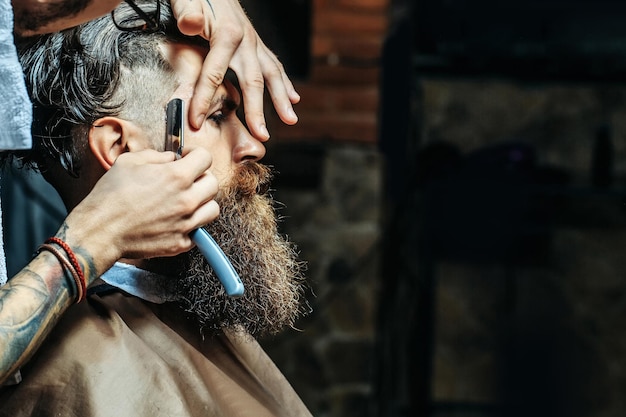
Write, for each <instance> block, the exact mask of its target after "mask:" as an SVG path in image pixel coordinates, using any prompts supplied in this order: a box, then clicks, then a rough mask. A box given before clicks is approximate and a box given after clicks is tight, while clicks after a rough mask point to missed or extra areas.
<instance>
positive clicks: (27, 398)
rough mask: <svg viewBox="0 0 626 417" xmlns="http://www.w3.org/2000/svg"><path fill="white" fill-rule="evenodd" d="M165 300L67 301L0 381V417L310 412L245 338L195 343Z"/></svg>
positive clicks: (193, 332) (295, 416) (196, 337)
mask: <svg viewBox="0 0 626 417" xmlns="http://www.w3.org/2000/svg"><path fill="white" fill-rule="evenodd" d="M181 316H182V314H181V313H180V312H179V311H178V310H176V309H175V306H173V305H172V304H167V303H166V304H162V305H159V304H152V303H149V302H146V301H143V300H141V299H139V298H136V297H133V296H129V295H126V294H124V293H121V292H114V293H111V294H108V295H91V296H90V297H89V298H88V299H87V300H86V301H83V302H82V303H81V304H78V305H75V306H72V307H71V308H70V309H69V310H68V312H67V313H66V314H65V316H64V317H63V318H62V319H61V321H60V322H59V324H58V325H57V327H56V328H55V329H54V330H53V332H52V334H51V335H50V336H49V337H48V339H47V340H46V342H45V344H44V345H43V346H42V347H41V348H40V350H39V351H38V352H37V354H36V355H35V356H34V357H33V359H32V360H31V361H30V362H29V363H28V364H27V366H25V367H24V368H22V378H23V381H22V382H21V383H20V384H18V385H16V386H9V387H3V388H0V416H10V417H20V416H37V417H45V416H62V417H89V416H94V417H95V416H103V417H104V416H111V417H113V416H115V417H144V416H145V417H158V416H167V417H183V416H251V417H263V416H289V417H299V416H310V415H311V414H310V412H309V411H308V410H307V409H306V407H305V405H304V404H303V403H302V401H301V400H300V398H299V397H298V395H297V394H296V393H295V392H294V390H293V389H292V387H291V386H290V384H289V383H288V382H287V380H286V379H285V378H284V376H283V375H282V374H281V372H280V371H279V370H278V369H277V368H276V366H275V365H274V364H273V362H272V361H271V360H270V359H269V357H268V356H267V355H266V354H265V353H264V352H263V350H262V348H261V347H260V346H259V345H258V344H257V343H256V342H255V341H254V340H253V339H252V338H250V337H241V336H237V337H233V335H229V334H226V335H224V336H220V337H214V338H207V339H205V340H203V338H202V337H201V335H200V334H199V332H198V331H197V329H194V326H193V325H192V323H191V322H188V321H186V320H185V319H184V318H182V317H181Z"/></svg>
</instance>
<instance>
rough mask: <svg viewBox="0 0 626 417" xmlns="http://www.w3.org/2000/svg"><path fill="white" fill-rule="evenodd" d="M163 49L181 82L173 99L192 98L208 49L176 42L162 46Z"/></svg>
mask: <svg viewBox="0 0 626 417" xmlns="http://www.w3.org/2000/svg"><path fill="white" fill-rule="evenodd" d="M161 48H162V50H163V54H164V56H165V58H166V59H167V60H168V62H169V63H170V65H171V66H172V68H173V69H174V73H175V74H176V78H177V79H178V82H179V87H178V88H177V89H176V91H174V93H173V95H172V97H179V98H182V99H189V98H191V96H192V94H193V91H194V88H195V85H196V81H197V80H198V77H199V76H200V72H201V70H202V64H203V63H204V58H205V57H206V54H207V53H208V48H202V47H199V46H195V45H194V46H192V45H188V44H183V43H174V42H172V43H165V44H162V45H161Z"/></svg>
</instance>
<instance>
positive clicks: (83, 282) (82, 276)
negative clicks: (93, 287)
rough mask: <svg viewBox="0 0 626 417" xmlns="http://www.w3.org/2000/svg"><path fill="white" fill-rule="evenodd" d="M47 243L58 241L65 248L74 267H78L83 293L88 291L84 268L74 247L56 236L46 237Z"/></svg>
mask: <svg viewBox="0 0 626 417" xmlns="http://www.w3.org/2000/svg"><path fill="white" fill-rule="evenodd" d="M45 243H56V244H57V245H59V246H60V247H62V248H63V250H64V251H65V253H66V254H67V256H68V258H70V262H71V263H72V265H74V269H76V272H77V273H78V276H79V277H80V283H81V286H82V288H83V293H85V292H86V291H87V279H86V278H85V274H84V273H83V269H82V268H81V267H80V264H79V263H78V259H76V255H74V252H73V251H72V248H70V245H68V244H67V243H65V242H64V241H63V240H61V239H60V238H58V237H56V236H52V237H49V238H48V239H46V242H45Z"/></svg>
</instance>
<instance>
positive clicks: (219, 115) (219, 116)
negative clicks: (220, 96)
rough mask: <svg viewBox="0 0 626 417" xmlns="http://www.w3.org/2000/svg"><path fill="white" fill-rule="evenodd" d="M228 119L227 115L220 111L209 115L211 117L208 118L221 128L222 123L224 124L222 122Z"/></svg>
mask: <svg viewBox="0 0 626 417" xmlns="http://www.w3.org/2000/svg"><path fill="white" fill-rule="evenodd" d="M225 118H226V115H225V114H224V112H223V111H221V110H219V111H216V112H215V113H211V114H210V115H209V117H207V119H208V120H211V121H212V122H213V123H215V124H216V125H218V126H219V124H220V123H222V121H223V120H224V119H225Z"/></svg>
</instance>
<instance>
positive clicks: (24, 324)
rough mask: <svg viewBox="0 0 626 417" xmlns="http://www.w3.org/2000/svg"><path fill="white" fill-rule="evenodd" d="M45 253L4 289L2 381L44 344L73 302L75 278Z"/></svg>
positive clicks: (0, 296) (0, 293) (0, 308)
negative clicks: (73, 280)
mask: <svg viewBox="0 0 626 417" xmlns="http://www.w3.org/2000/svg"><path fill="white" fill-rule="evenodd" d="M68 278H69V277H67V276H66V275H65V274H64V272H63V270H62V269H61V266H60V265H59V263H58V261H57V260H56V259H55V258H54V256H53V255H51V254H49V253H46V252H43V253H41V254H39V255H38V256H37V257H36V258H35V259H33V261H32V262H31V263H30V264H29V265H28V266H27V267H26V268H24V270H22V271H21V272H20V273H19V274H18V275H16V276H15V277H13V278H12V279H11V280H10V281H9V283H7V284H6V285H5V286H4V287H2V288H0V384H1V383H2V382H3V381H4V380H6V379H7V378H8V377H9V376H11V375H13V373H14V372H15V371H16V370H17V369H19V368H20V367H21V366H22V365H23V364H24V363H25V362H26V361H27V360H28V359H29V358H30V357H31V356H32V354H33V353H34V352H35V351H36V349H37V348H38V347H39V346H40V345H41V343H42V342H43V340H44V339H45V337H46V336H47V335H48V333H49V332H50V330H51V329H52V327H54V325H55V324H56V322H57V321H58V319H59V317H60V316H61V314H62V313H63V312H64V311H65V310H66V309H67V307H69V306H70V305H71V303H72V301H73V297H74V295H73V294H74V291H73V288H72V287H71V285H72V284H71V278H69V279H68Z"/></svg>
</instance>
